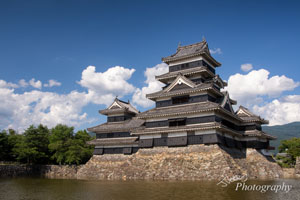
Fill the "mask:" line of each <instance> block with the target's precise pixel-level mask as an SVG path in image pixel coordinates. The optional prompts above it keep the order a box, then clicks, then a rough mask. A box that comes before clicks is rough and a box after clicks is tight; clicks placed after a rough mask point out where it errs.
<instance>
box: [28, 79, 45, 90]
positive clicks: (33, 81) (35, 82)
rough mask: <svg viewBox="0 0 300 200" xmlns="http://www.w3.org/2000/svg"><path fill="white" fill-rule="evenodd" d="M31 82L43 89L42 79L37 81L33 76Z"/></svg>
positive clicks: (32, 84) (35, 86) (33, 85)
mask: <svg viewBox="0 0 300 200" xmlns="http://www.w3.org/2000/svg"><path fill="white" fill-rule="evenodd" d="M29 84H30V85H31V86H32V87H34V88H37V89H41V88H42V82H41V81H40V80H37V81H35V79H34V78H32V79H31V80H30V81H29Z"/></svg>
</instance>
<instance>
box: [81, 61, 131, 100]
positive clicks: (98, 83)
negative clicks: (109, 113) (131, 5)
mask: <svg viewBox="0 0 300 200" xmlns="http://www.w3.org/2000/svg"><path fill="white" fill-rule="evenodd" d="M134 72H135V69H127V68H124V67H120V66H115V67H111V68H109V69H108V70H107V71H105V72H96V68H95V67H94V66H88V67H87V68H86V69H85V70H83V72H82V76H81V80H80V81H79V82H78V83H79V84H80V85H81V86H82V87H85V88H87V89H88V92H89V95H90V96H91V97H92V101H93V102H94V103H96V104H106V105H108V104H110V103H111V102H112V101H113V99H114V97H115V96H119V97H122V96H124V95H127V94H130V93H132V92H133V91H134V90H135V87H134V86H133V85H132V84H130V83H128V82H127V80H128V79H130V78H131V76H132V74H133V73H134Z"/></svg>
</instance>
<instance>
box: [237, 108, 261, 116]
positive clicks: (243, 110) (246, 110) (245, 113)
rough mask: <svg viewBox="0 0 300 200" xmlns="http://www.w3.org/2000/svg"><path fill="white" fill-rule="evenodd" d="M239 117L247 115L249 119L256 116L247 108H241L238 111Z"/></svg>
mask: <svg viewBox="0 0 300 200" xmlns="http://www.w3.org/2000/svg"><path fill="white" fill-rule="evenodd" d="M236 114H237V115H244V116H245V115H246V116H248V117H252V116H256V115H255V114H253V113H251V112H250V111H249V110H248V109H247V108H245V107H243V106H240V107H239V109H238V111H237V112H236Z"/></svg>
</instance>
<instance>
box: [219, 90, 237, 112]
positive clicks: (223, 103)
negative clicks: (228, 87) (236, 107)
mask: <svg viewBox="0 0 300 200" xmlns="http://www.w3.org/2000/svg"><path fill="white" fill-rule="evenodd" d="M223 94H224V97H223V100H222V102H221V107H222V108H224V109H225V106H226V104H228V105H229V109H230V111H231V112H232V114H235V113H234V111H233V108H232V105H231V102H230V98H229V94H228V92H223Z"/></svg>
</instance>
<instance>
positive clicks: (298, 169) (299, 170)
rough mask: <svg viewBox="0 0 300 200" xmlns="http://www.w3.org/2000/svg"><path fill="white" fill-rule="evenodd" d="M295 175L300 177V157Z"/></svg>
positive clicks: (297, 160)
mask: <svg viewBox="0 0 300 200" xmlns="http://www.w3.org/2000/svg"><path fill="white" fill-rule="evenodd" d="M295 176H296V177H297V178H300V157H297V159H296V165H295Z"/></svg>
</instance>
